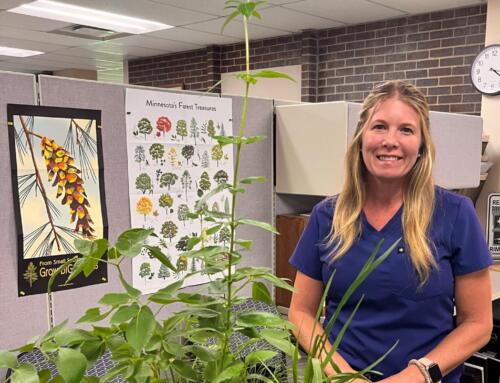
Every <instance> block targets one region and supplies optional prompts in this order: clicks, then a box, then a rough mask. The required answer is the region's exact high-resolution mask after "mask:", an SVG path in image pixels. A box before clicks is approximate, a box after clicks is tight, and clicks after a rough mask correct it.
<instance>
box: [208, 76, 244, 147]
mask: <svg viewBox="0 0 500 383" xmlns="http://www.w3.org/2000/svg"><path fill="white" fill-rule="evenodd" d="M244 74H245V73H240V75H244ZM213 138H214V139H215V140H216V141H217V142H218V143H219V145H221V146H225V145H238V144H241V137H240V136H214V137H213Z"/></svg>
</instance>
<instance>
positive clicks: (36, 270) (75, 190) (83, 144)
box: [7, 104, 108, 296]
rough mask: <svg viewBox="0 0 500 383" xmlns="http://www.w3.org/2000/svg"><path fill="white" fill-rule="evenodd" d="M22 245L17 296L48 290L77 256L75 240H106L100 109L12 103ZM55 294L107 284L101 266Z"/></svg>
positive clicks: (60, 284)
mask: <svg viewBox="0 0 500 383" xmlns="http://www.w3.org/2000/svg"><path fill="white" fill-rule="evenodd" d="M7 115H8V125H7V126H8V130H9V142H10V158H11V167H12V187H13V195H14V201H13V202H14V210H15V217H16V232H17V248H18V295H19V296H25V295H31V294H40V293H45V292H47V284H48V281H49V279H50V277H51V275H52V274H53V273H54V271H55V270H56V269H57V268H58V267H60V266H61V265H63V264H64V263H65V262H66V261H67V260H68V259H70V258H72V257H74V256H78V254H77V251H76V249H75V247H74V244H73V242H74V240H75V239H94V238H106V237H107V234H108V233H107V229H108V227H107V219H106V203H105V198H104V197H105V196H104V177H103V167H102V144H101V112H100V111H97V110H88V109H68V108H56V107H43V106H32V105H14V104H9V105H7ZM70 273H71V265H70V266H68V267H67V268H66V269H64V270H62V272H61V273H60V274H59V275H57V277H56V278H55V282H54V284H53V286H52V290H53V291H57V290H67V289H71V288H76V287H82V286H86V285H91V284H96V283H105V282H107V268H106V266H105V265H104V264H101V263H100V264H99V265H98V266H97V269H96V271H95V272H94V273H92V274H91V275H90V276H89V277H88V278H85V277H84V276H83V274H82V275H80V276H78V277H77V278H75V279H74V280H72V281H71V282H69V283H66V280H67V277H68V275H69V274H70Z"/></svg>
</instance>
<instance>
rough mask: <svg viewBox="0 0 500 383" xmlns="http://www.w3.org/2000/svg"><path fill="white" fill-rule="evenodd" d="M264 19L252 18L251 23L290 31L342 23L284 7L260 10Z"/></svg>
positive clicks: (333, 25) (335, 25) (330, 26)
mask: <svg viewBox="0 0 500 383" xmlns="http://www.w3.org/2000/svg"><path fill="white" fill-rule="evenodd" d="M260 14H261V16H262V19H261V20H259V19H256V18H252V19H251V23H252V24H255V25H261V26H272V27H274V28H278V29H282V30H286V31H289V32H299V31H301V30H303V29H309V28H313V29H322V28H335V27H339V26H341V25H344V24H342V23H339V22H337V21H333V20H330V19H326V18H323V17H317V16H311V15H308V14H304V13H301V12H299V11H295V10H293V9H288V8H283V7H270V8H266V9H263V10H261V11H260Z"/></svg>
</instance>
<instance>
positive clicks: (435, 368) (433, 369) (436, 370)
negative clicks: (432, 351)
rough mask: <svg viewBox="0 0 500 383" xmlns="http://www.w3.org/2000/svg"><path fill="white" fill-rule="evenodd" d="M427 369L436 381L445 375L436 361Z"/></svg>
mask: <svg viewBox="0 0 500 383" xmlns="http://www.w3.org/2000/svg"><path fill="white" fill-rule="evenodd" d="M427 371H428V372H429V376H430V378H431V380H432V381H433V382H434V383H435V382H439V381H440V380H441V378H442V377H443V375H442V374H441V370H440V369H439V366H438V365H437V364H436V363H434V364H431V365H430V366H429V367H428V369H427Z"/></svg>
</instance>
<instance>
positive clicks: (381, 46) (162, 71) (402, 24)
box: [129, 5, 486, 114]
mask: <svg viewBox="0 0 500 383" xmlns="http://www.w3.org/2000/svg"><path fill="white" fill-rule="evenodd" d="M485 28H486V5H480V6H473V7H466V8H456V9H449V10H445V11H439V12H433V13H427V14H421V15H416V16H410V17H403V18H398V19H391V20H383V21H378V22H374V23H368V24H360V25H354V26H348V27H342V28H332V29H322V30H305V31H303V32H302V33H299V34H294V35H288V36H280V37H276V38H270V39H263V40H257V41H252V43H251V45H250V48H251V52H250V53H251V56H252V69H260V68H266V67H278V66H286V65H299V64H300V65H301V66H302V100H303V101H311V102H316V101H318V102H322V101H337V100H348V101H361V100H362V99H363V98H364V97H365V96H366V94H367V93H368V91H369V90H370V89H371V88H372V87H373V85H374V84H376V83H379V82H382V81H384V80H390V79H404V80H407V81H410V82H413V83H414V84H416V85H417V86H419V87H420V88H421V89H422V90H423V91H424V92H425V94H426V95H427V96H428V100H429V103H430V104H431V108H432V109H433V110H439V111H446V112H459V113H473V114H478V113H479V112H480V109H481V96H480V94H479V93H478V92H476V91H475V90H474V88H473V87H472V85H471V83H470V77H469V70H470V64H471V63H472V61H473V59H474V57H475V55H476V54H477V53H478V52H479V51H480V50H481V48H482V47H483V46H484V36H485ZM241 70H244V50H243V45H242V44H230V45H224V46H215V47H208V48H206V49H199V50H195V51H189V52H182V53H175V54H170V55H164V56H157V57H152V58H147V59H137V60H131V61H130V62H129V81H130V83H131V84H140V85H151V86H173V85H178V84H180V83H184V87H185V89H193V90H206V89H208V88H209V87H210V86H212V85H214V84H215V83H216V82H217V81H218V80H219V79H220V74H221V73H226V72H234V71H241ZM215 90H216V91H217V90H219V91H220V89H218V88H216V89H215Z"/></svg>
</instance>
